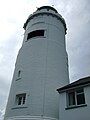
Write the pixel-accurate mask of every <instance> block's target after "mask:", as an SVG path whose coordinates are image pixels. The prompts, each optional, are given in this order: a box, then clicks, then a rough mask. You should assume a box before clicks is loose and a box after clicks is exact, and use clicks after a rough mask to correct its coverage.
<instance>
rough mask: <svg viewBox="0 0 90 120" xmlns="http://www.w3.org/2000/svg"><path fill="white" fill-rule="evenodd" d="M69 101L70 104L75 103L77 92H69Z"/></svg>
mask: <svg viewBox="0 0 90 120" xmlns="http://www.w3.org/2000/svg"><path fill="white" fill-rule="evenodd" d="M68 102H69V106H70V105H75V92H70V93H68Z"/></svg>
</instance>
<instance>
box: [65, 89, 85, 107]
mask: <svg viewBox="0 0 90 120" xmlns="http://www.w3.org/2000/svg"><path fill="white" fill-rule="evenodd" d="M79 89H81V90H83V91H82V92H80V93H78V92H77V91H78V90H79ZM79 89H75V90H69V91H68V92H67V107H73V106H81V105H84V104H85V93H84V88H79ZM72 92H74V95H75V96H74V98H75V104H73V105H70V104H71V103H70V102H69V101H70V100H69V95H70V93H72ZM80 94H82V95H84V99H83V100H84V103H82V104H78V103H77V96H78V95H80ZM72 99H73V98H72Z"/></svg>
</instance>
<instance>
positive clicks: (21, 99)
mask: <svg viewBox="0 0 90 120" xmlns="http://www.w3.org/2000/svg"><path fill="white" fill-rule="evenodd" d="M25 100H26V93H23V94H18V95H16V105H24V104H25Z"/></svg>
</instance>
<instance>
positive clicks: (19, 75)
mask: <svg viewBox="0 0 90 120" xmlns="http://www.w3.org/2000/svg"><path fill="white" fill-rule="evenodd" d="M18 77H19V78H20V77H21V71H20V70H19V71H18Z"/></svg>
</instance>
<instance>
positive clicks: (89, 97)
mask: <svg viewBox="0 0 90 120" xmlns="http://www.w3.org/2000/svg"><path fill="white" fill-rule="evenodd" d="M84 92H85V100H86V104H87V106H84V107H78V108H72V109H67V110H66V109H65V108H66V107H67V106H66V93H65V92H64V93H61V94H60V96H59V120H90V86H87V87H85V88H84Z"/></svg>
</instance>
